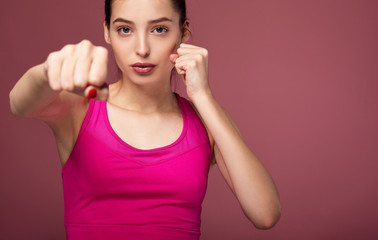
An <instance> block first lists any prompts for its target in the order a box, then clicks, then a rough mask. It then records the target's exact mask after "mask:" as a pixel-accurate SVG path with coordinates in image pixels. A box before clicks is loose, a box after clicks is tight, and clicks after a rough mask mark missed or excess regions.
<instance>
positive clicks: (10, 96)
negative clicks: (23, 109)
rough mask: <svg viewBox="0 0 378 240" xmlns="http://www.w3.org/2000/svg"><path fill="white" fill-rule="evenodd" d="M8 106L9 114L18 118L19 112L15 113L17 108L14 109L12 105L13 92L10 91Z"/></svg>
mask: <svg viewBox="0 0 378 240" xmlns="http://www.w3.org/2000/svg"><path fill="white" fill-rule="evenodd" d="M9 105H10V110H11V113H12V114H13V115H16V116H19V115H20V114H19V112H18V111H17V108H16V106H15V104H14V99H13V91H11V92H10V93H9Z"/></svg>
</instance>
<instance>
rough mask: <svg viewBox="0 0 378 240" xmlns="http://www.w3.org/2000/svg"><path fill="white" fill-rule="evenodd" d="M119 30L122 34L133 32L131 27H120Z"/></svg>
mask: <svg viewBox="0 0 378 240" xmlns="http://www.w3.org/2000/svg"><path fill="white" fill-rule="evenodd" d="M117 31H118V32H119V33H121V34H129V33H130V32H131V29H130V28H128V27H120V28H118V29H117Z"/></svg>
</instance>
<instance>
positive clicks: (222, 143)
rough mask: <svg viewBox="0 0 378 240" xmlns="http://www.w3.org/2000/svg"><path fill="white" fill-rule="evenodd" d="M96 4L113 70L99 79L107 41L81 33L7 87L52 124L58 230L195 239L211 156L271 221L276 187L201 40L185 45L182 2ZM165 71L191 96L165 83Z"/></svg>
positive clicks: (81, 235)
mask: <svg viewBox="0 0 378 240" xmlns="http://www.w3.org/2000/svg"><path fill="white" fill-rule="evenodd" d="M105 13H106V19H105V23H104V35H105V40H106V42H107V43H108V44H110V45H111V47H112V49H113V52H114V55H115V59H116V62H117V65H118V67H119V69H120V71H121V72H122V78H121V79H120V80H118V81H117V82H115V83H113V84H110V85H108V84H106V77H107V62H108V53H107V50H106V49H105V48H103V47H98V46H93V45H92V44H91V42H90V41H88V40H84V41H82V42H80V43H79V44H76V45H66V46H65V47H63V48H62V49H61V50H60V51H57V52H53V53H51V54H50V55H49V56H48V58H47V60H46V61H45V62H44V63H42V64H40V65H37V66H35V67H32V68H31V69H29V70H28V71H27V72H26V73H25V74H24V76H22V78H21V79H20V80H19V81H18V82H17V84H16V85H15V86H14V88H13V89H12V91H11V93H10V104H11V109H12V112H13V113H14V114H15V115H17V116H21V117H29V118H36V119H40V120H42V121H44V122H46V123H47V124H48V125H49V126H50V127H51V129H52V131H53V132H54V136H55V140H56V143H57V147H58V151H59V156H60V160H61V163H62V166H63V167H62V177H63V190H64V204H65V226H66V233H67V238H68V239H92V240H93V239H126V238H127V239H165V240H167V239H175V240H177V239H199V236H200V215H201V204H202V201H203V198H204V195H205V193H206V187H207V175H208V171H209V169H210V166H211V164H215V163H216V164H217V165H218V167H219V169H220V171H221V173H222V175H223V176H224V178H225V180H226V182H227V183H228V185H229V187H230V189H231V190H232V192H233V193H234V195H235V196H236V198H237V199H238V201H239V203H240V205H241V207H242V210H243V212H244V213H245V215H246V216H247V218H248V219H249V220H250V221H251V222H252V223H253V224H254V225H255V226H256V227H257V228H261V229H267V228H271V227H272V226H273V225H274V224H275V223H276V222H277V221H278V219H279V216H280V202H279V197H278V193H277V189H276V187H275V185H274V182H273V180H272V178H271V177H270V175H269V173H268V172H267V170H266V169H265V168H264V166H263V165H262V163H261V162H260V161H259V160H258V159H257V158H256V157H255V155H254V154H253V153H252V152H251V150H250V149H249V147H248V146H247V145H246V143H245V142H244V140H243V139H242V137H241V135H240V133H239V131H238V129H237V127H236V126H235V124H234V123H233V121H232V119H231V117H230V116H229V115H228V114H227V113H226V112H225V111H224V110H223V109H222V107H220V106H219V104H218V103H217V101H216V100H215V98H214V97H213V95H212V92H211V90H210V87H209V83H208V72H207V71H208V68H207V61H208V53H207V50H206V49H204V48H201V47H197V46H193V45H189V44H185V42H186V41H187V40H188V38H189V36H190V32H189V26H190V25H189V22H188V21H187V19H186V7H185V0H115V1H110V0H109V1H108V0H107V1H105ZM173 69H175V70H176V71H177V72H178V74H179V75H181V76H182V79H183V81H184V83H185V86H186V92H187V95H188V97H189V98H190V101H188V100H186V99H184V98H182V97H180V96H179V95H178V94H176V93H173V92H172V91H171V85H170V76H171V72H172V70H173Z"/></svg>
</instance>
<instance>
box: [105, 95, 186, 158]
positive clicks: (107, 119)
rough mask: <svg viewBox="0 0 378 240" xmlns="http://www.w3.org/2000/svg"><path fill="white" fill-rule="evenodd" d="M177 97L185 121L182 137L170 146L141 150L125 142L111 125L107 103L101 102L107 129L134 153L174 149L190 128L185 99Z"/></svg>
mask: <svg viewBox="0 0 378 240" xmlns="http://www.w3.org/2000/svg"><path fill="white" fill-rule="evenodd" d="M174 94H175V96H176V99H177V101H178V104H179V107H180V110H181V116H182V121H183V126H182V130H181V133H180V136H179V137H178V138H177V139H176V140H175V141H173V142H172V143H170V144H168V145H165V146H161V147H156V148H149V149H141V148H137V147H134V146H132V145H130V144H128V143H127V142H126V141H124V140H123V139H122V138H121V137H120V136H119V135H118V134H117V133H116V131H115V130H114V129H113V127H112V125H111V124H110V121H109V115H108V106H107V101H103V102H101V104H102V105H103V106H102V108H103V110H104V112H103V114H104V115H103V117H104V120H105V125H106V127H107V128H108V130H109V132H110V133H111V135H112V136H113V137H114V138H115V139H116V140H117V141H118V142H119V143H121V144H122V145H123V146H125V147H127V148H129V149H132V150H134V151H138V152H143V153H147V152H159V151H163V150H166V149H169V148H172V147H174V146H175V145H177V144H178V143H180V142H181V141H182V139H184V137H185V136H186V132H187V128H188V120H187V113H186V110H185V107H184V103H183V101H184V100H183V99H181V98H182V97H181V96H180V95H178V94H177V93H174Z"/></svg>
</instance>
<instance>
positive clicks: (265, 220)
mask: <svg viewBox="0 0 378 240" xmlns="http://www.w3.org/2000/svg"><path fill="white" fill-rule="evenodd" d="M280 217H281V206H280V205H279V204H278V205H277V206H276V207H275V208H273V209H269V211H264V212H260V214H258V215H256V214H249V215H247V218H248V219H249V220H250V221H251V222H252V224H253V225H254V226H255V228H257V229H260V230H268V229H271V228H273V227H274V226H275V225H276V224H277V222H278V221H279V219H280Z"/></svg>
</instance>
